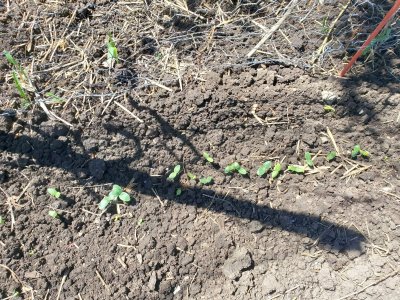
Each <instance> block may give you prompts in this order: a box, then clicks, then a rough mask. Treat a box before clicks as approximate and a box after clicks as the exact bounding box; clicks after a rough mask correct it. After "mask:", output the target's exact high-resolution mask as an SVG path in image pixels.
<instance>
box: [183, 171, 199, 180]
mask: <svg viewBox="0 0 400 300" xmlns="http://www.w3.org/2000/svg"><path fill="white" fill-rule="evenodd" d="M186 175H187V177H188V178H189V179H190V180H195V179H196V178H197V176H196V175H194V174H193V173H190V172H187V173H186Z"/></svg>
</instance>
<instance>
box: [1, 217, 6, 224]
mask: <svg viewBox="0 0 400 300" xmlns="http://www.w3.org/2000/svg"><path fill="white" fill-rule="evenodd" d="M5 222H6V220H5V219H4V218H3V217H2V216H0V225H3V224H4V223H5Z"/></svg>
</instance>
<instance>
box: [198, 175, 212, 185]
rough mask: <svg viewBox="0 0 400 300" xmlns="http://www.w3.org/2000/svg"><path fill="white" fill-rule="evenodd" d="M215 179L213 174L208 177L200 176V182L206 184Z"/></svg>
mask: <svg viewBox="0 0 400 300" xmlns="http://www.w3.org/2000/svg"><path fill="white" fill-rule="evenodd" d="M213 180H214V179H213V178H212V177H211V176H208V177H203V178H200V180H199V182H200V183H201V184H204V185H206V184H209V183H211V182H212V181H213Z"/></svg>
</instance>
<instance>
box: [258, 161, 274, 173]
mask: <svg viewBox="0 0 400 300" xmlns="http://www.w3.org/2000/svg"><path fill="white" fill-rule="evenodd" d="M271 167H272V163H271V162H270V161H269V160H268V161H266V162H265V163H263V164H262V166H261V167H259V168H258V170H257V175H258V176H260V177H262V176H264V174H265V173H267V172H268V170H269V169H271Z"/></svg>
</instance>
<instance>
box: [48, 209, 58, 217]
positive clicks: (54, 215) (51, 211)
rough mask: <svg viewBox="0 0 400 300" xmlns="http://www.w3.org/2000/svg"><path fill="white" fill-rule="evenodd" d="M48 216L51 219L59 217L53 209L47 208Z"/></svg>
mask: <svg viewBox="0 0 400 300" xmlns="http://www.w3.org/2000/svg"><path fill="white" fill-rule="evenodd" d="M49 216H50V217H52V218H53V219H57V218H59V215H58V213H57V212H56V211H55V210H49Z"/></svg>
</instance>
